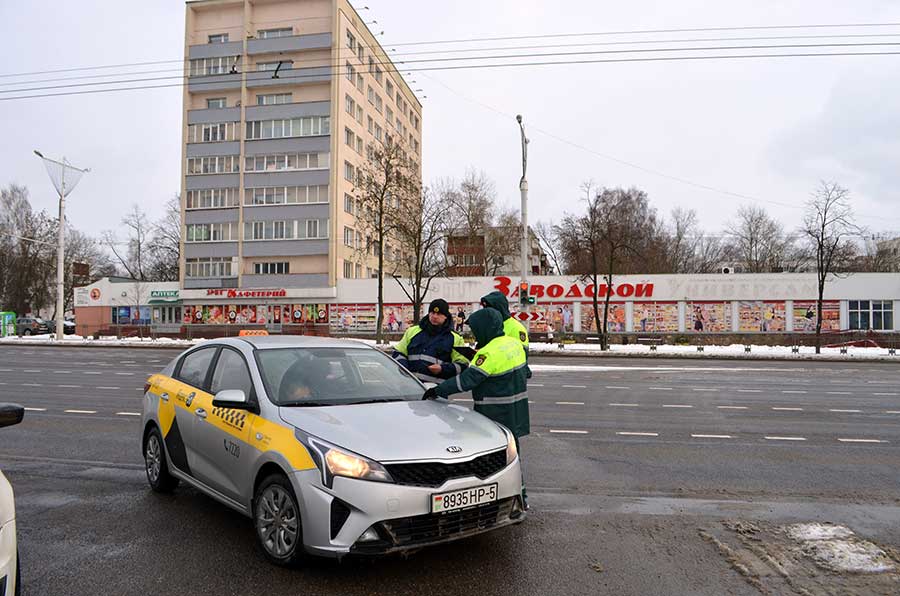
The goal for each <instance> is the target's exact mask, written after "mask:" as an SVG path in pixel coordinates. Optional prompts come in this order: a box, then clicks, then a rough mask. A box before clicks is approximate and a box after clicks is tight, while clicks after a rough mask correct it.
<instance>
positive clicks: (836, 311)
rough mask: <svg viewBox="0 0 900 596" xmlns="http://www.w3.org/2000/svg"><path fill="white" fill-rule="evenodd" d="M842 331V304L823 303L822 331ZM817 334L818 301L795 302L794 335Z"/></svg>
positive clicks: (835, 301) (836, 302) (835, 302)
mask: <svg viewBox="0 0 900 596" xmlns="http://www.w3.org/2000/svg"><path fill="white" fill-rule="evenodd" d="M840 330H841V303H840V302H838V301H837V300H834V301H830V300H829V301H824V302H822V331H823V332H827V331H840ZM815 332H816V301H815V300H809V301H800V300H798V301H795V302H794V333H815Z"/></svg>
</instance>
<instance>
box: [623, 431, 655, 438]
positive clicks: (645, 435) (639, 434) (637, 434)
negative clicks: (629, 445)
mask: <svg viewBox="0 0 900 596" xmlns="http://www.w3.org/2000/svg"><path fill="white" fill-rule="evenodd" d="M616 434H617V435H622V436H623V437H658V436H659V433H638V432H630V431H624V430H623V431H618V432H616Z"/></svg>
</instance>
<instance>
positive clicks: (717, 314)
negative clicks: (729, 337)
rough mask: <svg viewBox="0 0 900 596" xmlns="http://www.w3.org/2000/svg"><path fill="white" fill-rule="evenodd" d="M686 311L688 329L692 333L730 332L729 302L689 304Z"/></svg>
mask: <svg viewBox="0 0 900 596" xmlns="http://www.w3.org/2000/svg"><path fill="white" fill-rule="evenodd" d="M688 309H689V310H688V312H689V318H688V322H689V325H688V329H689V330H691V331H693V332H694V333H729V332H731V302H690V303H688Z"/></svg>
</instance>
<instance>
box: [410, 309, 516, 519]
mask: <svg viewBox="0 0 900 596" xmlns="http://www.w3.org/2000/svg"><path fill="white" fill-rule="evenodd" d="M468 324H469V327H470V328H471V329H472V333H473V334H474V335H475V339H476V340H477V341H478V345H477V349H478V351H477V352H475V355H474V356H473V357H472V362H471V364H470V365H469V367H468V368H466V370H464V371H463V372H462V374H460V375H459V376H458V377H456V378H455V379H449V380H447V381H444V382H443V383H441V384H440V385H438V386H437V387H433V388H431V389H429V390H428V391H426V392H425V395H424V396H423V398H424V399H434V398H435V397H447V396H448V395H452V394H454V393H462V392H464V391H471V392H472V397H473V398H474V400H475V411H476V412H480V413H481V414H484V415H485V416H487V417H488V418H490V419H491V420H493V421H495V422H499V423H500V424H502V425H503V426H505V427H506V428H508V429H509V430H510V431H512V433H513V435H514V436H515V438H516V448H517V450H518V449H519V437H523V436H525V435H527V434H528V433H529V432H531V423H530V421H529V416H528V393H527V387H526V383H527V380H526V377H525V369H526V366H527V365H526V363H525V351H524V350H523V349H522V344H521V342H520V341H519V340H518V339H516V338H512V337H509V336H507V335H505V334H504V333H503V319H502V318H501V316H500V313H498V312H497V311H496V310H494V309H492V308H483V309H481V310H479V311H476V312H474V313H472V314H471V315H470V316H469V320H468ZM519 457H520V458H521V451H519ZM520 461H521V460H520ZM522 499H523V502H524V504H525V505H526V507H527V496H526V494H525V482H524V479H523V481H522Z"/></svg>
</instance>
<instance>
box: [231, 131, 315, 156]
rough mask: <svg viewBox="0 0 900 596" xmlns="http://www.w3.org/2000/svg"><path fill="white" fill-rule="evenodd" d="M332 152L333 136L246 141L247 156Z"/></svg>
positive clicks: (245, 150) (245, 152)
mask: <svg viewBox="0 0 900 596" xmlns="http://www.w3.org/2000/svg"><path fill="white" fill-rule="evenodd" d="M330 150H331V136H330V135H322V136H318V137H292V138H289V139H265V140H260V141H245V142H244V154H245V155H266V154H268V153H288V152H295V153H328V152H329V151H330Z"/></svg>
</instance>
